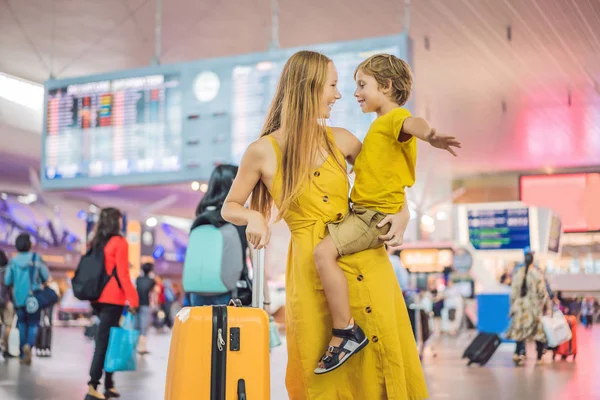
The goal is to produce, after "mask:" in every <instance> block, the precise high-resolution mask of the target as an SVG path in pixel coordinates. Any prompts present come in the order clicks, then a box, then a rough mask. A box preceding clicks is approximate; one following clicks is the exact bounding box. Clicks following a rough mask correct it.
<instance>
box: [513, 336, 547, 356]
mask: <svg viewBox="0 0 600 400" xmlns="http://www.w3.org/2000/svg"><path fill="white" fill-rule="evenodd" d="M544 347H545V345H544V343H542V342H537V341H536V342H535V348H536V350H537V359H538V360H541V359H542V355H543V354H544ZM515 354H518V355H520V356H524V355H525V341H524V340H523V341H520V342H517V347H516V349H515Z"/></svg>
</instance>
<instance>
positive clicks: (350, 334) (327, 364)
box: [315, 324, 369, 375]
mask: <svg viewBox="0 0 600 400" xmlns="http://www.w3.org/2000/svg"><path fill="white" fill-rule="evenodd" d="M332 334H333V336H335V337H339V338H342V339H343V340H342V343H341V344H340V345H339V346H329V347H328V348H327V353H325V354H324V355H323V357H321V361H320V362H319V366H318V367H317V368H316V369H315V374H317V375H321V374H325V373H327V372H331V371H333V370H334V369H337V368H339V367H341V366H342V364H344V363H345V362H346V361H348V359H349V358H350V357H352V356H353V355H354V354H356V353H358V352H359V351H361V350H362V349H364V348H365V346H366V345H367V344H369V339H367V337H366V336H365V333H364V332H363V330H362V329H361V328H360V327H359V326H358V325H357V324H354V326H353V327H352V328H349V329H333V330H332Z"/></svg>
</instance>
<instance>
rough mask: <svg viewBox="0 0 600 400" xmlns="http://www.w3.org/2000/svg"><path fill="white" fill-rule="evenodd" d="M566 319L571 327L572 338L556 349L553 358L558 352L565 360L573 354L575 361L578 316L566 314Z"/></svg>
mask: <svg viewBox="0 0 600 400" xmlns="http://www.w3.org/2000/svg"><path fill="white" fill-rule="evenodd" d="M565 319H566V320H567V323H568V324H569V327H570V328H571V340H569V341H567V342H564V343H563V344H561V345H560V346H558V347H557V348H556V350H554V354H553V359H554V358H555V357H556V355H557V354H558V355H560V356H561V357H562V359H563V360H566V359H567V357H568V356H573V361H575V358H576V357H577V317H575V316H573V315H565Z"/></svg>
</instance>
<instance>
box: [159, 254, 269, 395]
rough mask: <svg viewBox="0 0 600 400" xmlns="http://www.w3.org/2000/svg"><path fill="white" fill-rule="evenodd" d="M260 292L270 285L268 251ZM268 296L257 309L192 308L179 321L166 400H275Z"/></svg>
mask: <svg viewBox="0 0 600 400" xmlns="http://www.w3.org/2000/svg"><path fill="white" fill-rule="evenodd" d="M256 256H257V257H256V259H257V262H256V265H255V268H254V282H253V286H254V287H255V288H262V286H263V280H264V250H260V251H258V252H257V253H256ZM263 302H264V293H263V290H255V291H254V292H253V299H252V305H253V306H254V307H257V308H247V307H232V306H229V307H228V306H224V305H219V306H206V307H186V308H184V309H182V310H181V311H180V312H179V313H178V314H177V318H176V319H175V325H174V327H173V333H172V338H171V349H170V353H169V364H168V368H167V382H166V388H165V400H189V399H194V400H269V399H270V390H271V389H270V360H269V316H268V315H267V313H266V312H265V311H264V310H263V309H262V306H263Z"/></svg>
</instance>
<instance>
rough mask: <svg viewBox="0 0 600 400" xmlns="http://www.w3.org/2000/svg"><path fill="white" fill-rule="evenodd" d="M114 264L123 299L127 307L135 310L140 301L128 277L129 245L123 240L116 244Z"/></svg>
mask: <svg viewBox="0 0 600 400" xmlns="http://www.w3.org/2000/svg"><path fill="white" fill-rule="evenodd" d="M116 263H117V265H116V266H115V268H116V269H117V277H118V278H119V283H120V284H121V288H123V291H124V292H125V298H126V299H127V301H128V302H129V307H131V308H137V307H139V305H140V299H139V297H138V293H137V289H136V288H135V287H133V283H131V276H130V275H129V244H128V243H127V240H125V239H124V238H123V239H120V240H119V243H117V254H116Z"/></svg>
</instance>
